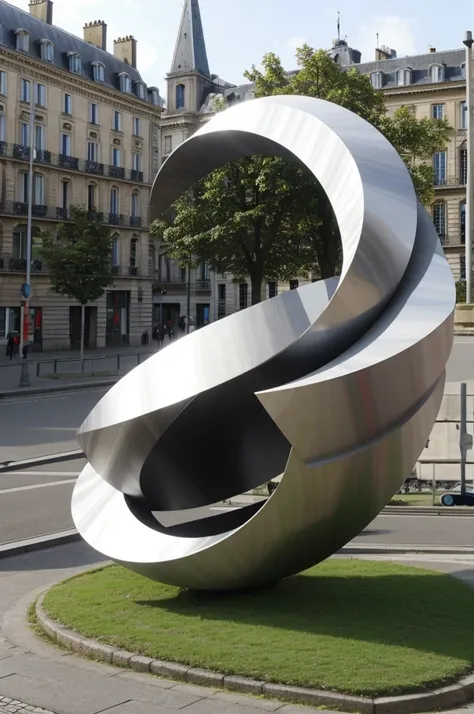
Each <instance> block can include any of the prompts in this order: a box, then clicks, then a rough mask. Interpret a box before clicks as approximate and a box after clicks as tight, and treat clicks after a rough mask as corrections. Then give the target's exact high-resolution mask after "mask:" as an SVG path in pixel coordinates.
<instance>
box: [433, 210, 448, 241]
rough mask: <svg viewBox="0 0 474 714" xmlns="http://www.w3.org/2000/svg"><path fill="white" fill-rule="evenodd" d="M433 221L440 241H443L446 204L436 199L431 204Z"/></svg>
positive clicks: (444, 236)
mask: <svg viewBox="0 0 474 714" xmlns="http://www.w3.org/2000/svg"><path fill="white" fill-rule="evenodd" d="M433 223H434V226H435V228H436V232H437V234H438V236H439V238H440V240H441V242H444V240H445V238H446V204H445V203H444V201H437V202H436V203H434V204H433Z"/></svg>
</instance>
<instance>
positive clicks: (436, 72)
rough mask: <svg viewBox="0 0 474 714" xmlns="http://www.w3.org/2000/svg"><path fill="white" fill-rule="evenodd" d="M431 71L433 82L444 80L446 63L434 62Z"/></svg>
mask: <svg viewBox="0 0 474 714" xmlns="http://www.w3.org/2000/svg"><path fill="white" fill-rule="evenodd" d="M429 73H430V79H431V81H432V82H444V65H442V64H432V65H431V67H430V69H429Z"/></svg>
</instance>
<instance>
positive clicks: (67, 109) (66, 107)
mask: <svg viewBox="0 0 474 714" xmlns="http://www.w3.org/2000/svg"><path fill="white" fill-rule="evenodd" d="M63 112H64V114H72V97H71V95H70V94H67V93H65V94H63Z"/></svg>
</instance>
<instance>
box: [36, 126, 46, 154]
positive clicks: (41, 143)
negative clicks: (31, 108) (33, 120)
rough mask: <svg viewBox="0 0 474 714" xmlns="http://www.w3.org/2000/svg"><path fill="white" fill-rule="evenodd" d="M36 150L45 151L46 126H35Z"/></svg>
mask: <svg viewBox="0 0 474 714" xmlns="http://www.w3.org/2000/svg"><path fill="white" fill-rule="evenodd" d="M35 149H36V150H37V151H44V149H45V140H44V126H43V125H42V124H36V126H35Z"/></svg>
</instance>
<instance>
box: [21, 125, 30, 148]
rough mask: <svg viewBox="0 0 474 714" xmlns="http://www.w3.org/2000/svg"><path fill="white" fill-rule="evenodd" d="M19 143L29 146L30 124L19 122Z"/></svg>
mask: <svg viewBox="0 0 474 714" xmlns="http://www.w3.org/2000/svg"><path fill="white" fill-rule="evenodd" d="M20 145H21V146H29V145H30V125H29V124H23V123H22V124H20Z"/></svg>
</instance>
